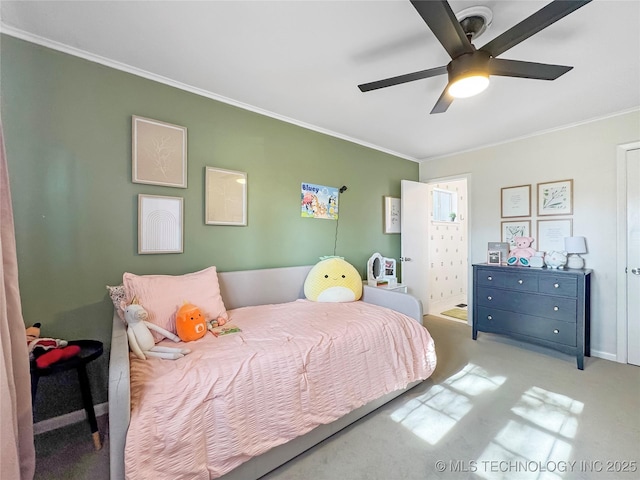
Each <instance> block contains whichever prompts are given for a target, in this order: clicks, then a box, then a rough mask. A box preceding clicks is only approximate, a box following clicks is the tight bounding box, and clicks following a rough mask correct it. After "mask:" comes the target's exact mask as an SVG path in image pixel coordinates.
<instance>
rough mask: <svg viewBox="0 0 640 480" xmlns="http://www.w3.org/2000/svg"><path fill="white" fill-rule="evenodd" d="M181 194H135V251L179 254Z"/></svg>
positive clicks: (180, 251) (180, 245) (181, 235)
mask: <svg viewBox="0 0 640 480" xmlns="http://www.w3.org/2000/svg"><path fill="white" fill-rule="evenodd" d="M183 211H184V199H183V198H182V197H164V196H159V195H142V194H140V195H138V253H139V254H147V253H182V251H183V246H182V244H183V222H184V220H183V218H184V216H183Z"/></svg>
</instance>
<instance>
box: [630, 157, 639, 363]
mask: <svg viewBox="0 0 640 480" xmlns="http://www.w3.org/2000/svg"><path fill="white" fill-rule="evenodd" d="M627 355H628V360H627V361H628V362H629V363H632V364H633V365H640V150H637V149H636V150H629V151H628V152H627Z"/></svg>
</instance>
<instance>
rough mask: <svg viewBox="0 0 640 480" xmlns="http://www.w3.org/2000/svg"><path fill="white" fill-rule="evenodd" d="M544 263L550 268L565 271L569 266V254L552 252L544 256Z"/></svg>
mask: <svg viewBox="0 0 640 480" xmlns="http://www.w3.org/2000/svg"><path fill="white" fill-rule="evenodd" d="M544 263H545V265H546V266H547V267H548V268H558V269H560V268H561V269H564V266H565V265H566V264H567V252H564V251H563V252H560V251H556V250H552V251H551V252H547V253H546V254H545V256H544Z"/></svg>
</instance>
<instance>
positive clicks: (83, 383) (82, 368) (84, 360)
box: [31, 340, 103, 450]
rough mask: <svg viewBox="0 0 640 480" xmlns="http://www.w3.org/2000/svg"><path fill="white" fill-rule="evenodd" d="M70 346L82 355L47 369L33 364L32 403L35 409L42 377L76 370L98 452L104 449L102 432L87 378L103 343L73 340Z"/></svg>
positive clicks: (100, 352) (33, 362) (100, 353)
mask: <svg viewBox="0 0 640 480" xmlns="http://www.w3.org/2000/svg"><path fill="white" fill-rule="evenodd" d="M69 345H78V346H79V347H80V353H78V355H76V356H75V357H72V358H69V359H67V360H61V361H59V362H56V363H54V364H52V365H50V366H49V367H46V368H38V367H37V365H36V362H35V361H32V362H31V403H32V404H33V406H34V407H35V404H36V391H37V389H38V380H39V379H40V377H48V376H49V375H53V374H55V373H59V372H66V371H67V370H71V369H74V368H75V369H76V370H77V372H78V380H79V381H80V392H81V393H82V403H83V405H84V410H85V411H86V412H87V420H88V421H89V426H90V427H91V434H92V435H93V445H94V446H95V447H96V450H100V449H101V448H102V443H101V442H100V432H99V431H98V422H97V421H96V414H95V412H94V410H93V398H92V397H91V387H90V385H89V377H88V376H87V364H88V363H89V362H91V361H93V360H95V359H96V358H98V357H99V356H100V355H102V351H103V349H102V342H99V341H97V340H71V341H70V342H69Z"/></svg>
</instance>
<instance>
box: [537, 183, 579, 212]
mask: <svg viewBox="0 0 640 480" xmlns="http://www.w3.org/2000/svg"><path fill="white" fill-rule="evenodd" d="M572 213H573V180H558V181H556V182H546V183H539V184H538V215H539V216H542V215H571V214H572Z"/></svg>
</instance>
